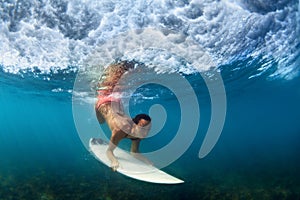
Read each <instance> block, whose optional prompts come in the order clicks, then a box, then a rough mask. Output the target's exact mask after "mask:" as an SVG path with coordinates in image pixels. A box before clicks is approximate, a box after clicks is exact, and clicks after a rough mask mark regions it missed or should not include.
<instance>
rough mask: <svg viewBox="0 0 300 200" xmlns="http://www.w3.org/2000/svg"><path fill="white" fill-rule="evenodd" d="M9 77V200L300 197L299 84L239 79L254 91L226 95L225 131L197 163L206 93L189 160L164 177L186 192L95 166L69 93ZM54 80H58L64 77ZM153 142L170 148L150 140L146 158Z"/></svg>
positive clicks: (4, 139) (5, 145)
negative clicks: (177, 180) (176, 181)
mask: <svg viewBox="0 0 300 200" xmlns="http://www.w3.org/2000/svg"><path fill="white" fill-rule="evenodd" d="M1 75H2V76H1V115H0V116H1V126H0V128H1V131H0V133H1V147H0V148H1V151H0V152H1V160H0V161H1V170H0V178H1V190H0V196H1V198H2V199H126V198H140V199H153V198H157V199H174V195H176V198H177V197H178V199H189V198H193V199H194V198H199V199H234V198H236V199H297V198H299V197H300V182H299V180H300V179H299V177H300V174H299V170H298V169H299V165H300V160H299V131H300V126H299V123H298V120H299V117H300V116H299V115H300V112H299V111H300V107H299V105H298V104H299V102H300V101H299V100H300V92H299V89H298V86H299V79H298V78H296V79H294V80H292V81H288V82H287V81H282V80H274V81H266V80H264V79H263V78H261V79H257V80H255V81H252V82H251V83H248V82H247V80H243V79H241V80H239V81H240V83H241V84H247V86H246V87H243V88H239V89H236V88H232V87H233V86H232V85H231V84H232V83H230V82H228V83H226V81H225V86H227V87H226V88H227V91H232V92H229V93H228V96H227V101H228V102H227V103H228V105H227V114H226V121H225V125H224V129H223V132H222V134H221V137H220V139H219V141H218V143H217V145H216V146H215V148H214V149H213V150H212V152H211V153H210V154H209V155H208V156H207V157H205V158H203V159H199V158H198V151H199V147H200V145H201V143H202V140H203V137H204V134H205V131H206V129H207V126H208V121H209V120H208V119H207V118H208V117H209V115H210V111H209V108H208V107H209V100H207V98H206V96H205V94H204V95H203V93H202V94H199V95H198V97H199V99H200V100H201V101H200V107H201V108H202V110H201V117H202V119H203V120H202V121H201V122H200V128H199V131H198V133H197V136H196V138H195V140H194V142H193V143H192V145H191V146H190V148H189V149H188V151H187V152H185V153H184V154H183V156H182V157H181V158H180V159H178V160H177V161H176V162H174V163H173V164H171V165H170V166H168V167H166V168H165V171H167V172H169V173H171V174H173V175H177V176H178V177H179V178H182V179H183V180H185V183H184V184H182V185H174V186H165V185H154V184H150V183H143V182H139V181H136V180H132V179H130V178H126V177H124V176H123V175H120V174H118V173H115V172H112V171H111V170H110V169H109V168H107V167H105V166H104V165H103V164H101V163H99V162H98V161H96V160H95V159H94V158H93V156H91V154H90V153H89V152H88V151H87V150H86V149H85V148H84V146H83V144H82V143H81V141H80V139H79V136H78V133H77V131H76V128H75V123H74V121H73V115H72V101H71V100H72V99H71V94H70V93H64V92H60V93H56V94H53V92H51V90H50V89H51V88H52V87H54V86H55V84H53V82H51V81H44V80H38V79H33V80H32V81H30V77H25V78H24V79H15V78H16V77H17V76H18V75H10V76H6V75H5V74H4V73H3V72H2V74H1ZM3 75H4V76H3ZM75 75H76V74H75V73H74V74H72V75H69V80H70V82H69V83H67V84H66V85H65V87H72V81H73V80H74V79H72V77H73V78H74V77H75ZM5 76H6V77H5ZM55 76H57V78H56V79H57V81H59V77H60V76H59V75H55ZM193 81H195V80H193ZM244 81H245V82H244ZM12 83H13V84H12ZM150 86H151V87H154V89H157V86H155V85H150ZM155 87H156V88H155ZM161 89H162V88H161ZM195 89H196V90H197V89H198V90H200V89H201V88H195ZM47 91H48V92H47ZM203 91H205V89H203ZM173 101H175V100H172V99H168V100H166V102H165V104H166V105H165V107H166V110H167V112H168V115H169V114H170V115H171V116H172V115H173V116H176V115H178V109H176V104H177V103H176V101H175V103H172V102H173ZM168 102H169V103H168ZM161 103H162V104H164V102H163V100H161ZM168 105H169V106H174V107H173V108H172V107H170V108H168ZM142 109H143V108H142V107H141V108H138V110H142ZM176 112H177V113H176ZM173 118H174V117H173ZM175 118H176V117H175ZM169 120H175V121H176V120H178V119H172V118H171V119H169ZM173 125H174V124H173V122H171V123H166V127H164V129H163V130H162V134H163V133H164V132H166V133H167V132H168V131H170V130H172V129H175V128H174V126H173ZM173 131H175V132H176V130H173ZM167 135H168V134H167ZM166 137H167V136H166ZM168 137H171V138H172V136H170V135H169V136H168ZM168 137H167V138H168ZM169 139H170V138H169ZM153 140H154V141H155V143H154V144H152V145H154V146H156V148H159V147H160V146H163V145H164V144H165V143H167V141H166V140H163V139H161V138H160V139H155V138H154V139H152V141H151V140H150V139H149V141H145V142H144V145H145V146H144V148H143V146H142V147H141V148H142V150H144V151H147V148H148V149H151V148H150V147H149V145H151V142H153ZM147 146H148V147H147ZM152 148H153V147H152ZM147 191H148V192H147ZM150 191H151V192H150Z"/></svg>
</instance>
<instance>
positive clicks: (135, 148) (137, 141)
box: [130, 139, 153, 165]
mask: <svg viewBox="0 0 300 200" xmlns="http://www.w3.org/2000/svg"><path fill="white" fill-rule="evenodd" d="M140 142H141V139H135V140H132V143H131V149H130V153H131V155H133V156H134V157H135V158H137V159H139V160H140V161H142V162H144V163H146V164H148V165H153V163H152V162H151V161H150V160H148V159H147V158H146V157H144V156H143V155H142V154H140V152H139V146H140Z"/></svg>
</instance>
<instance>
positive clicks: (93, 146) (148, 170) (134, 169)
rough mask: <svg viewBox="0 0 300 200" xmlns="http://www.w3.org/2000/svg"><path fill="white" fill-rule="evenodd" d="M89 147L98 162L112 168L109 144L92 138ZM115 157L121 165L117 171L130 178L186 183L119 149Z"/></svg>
mask: <svg viewBox="0 0 300 200" xmlns="http://www.w3.org/2000/svg"><path fill="white" fill-rule="evenodd" d="M89 147H90V150H91V151H92V152H93V154H94V155H95V157H96V158H97V159H98V160H100V161H101V162H103V163H104V164H105V165H107V166H108V167H110V161H109V159H108V158H107V156H106V150H107V148H108V143H107V142H105V141H103V140H102V139H98V138H97V139H96V138H91V139H90V142H89ZM114 155H115V156H116V157H117V159H118V161H119V165H120V166H119V168H118V169H117V171H118V172H119V173H121V174H124V175H126V176H128V177H131V178H134V179H137V180H141V181H146V182H151V183H160V184H178V183H183V182H184V181H182V180H180V179H178V178H176V177H174V176H171V175H170V174H167V173H166V172H163V171H161V170H159V169H158V168H156V167H154V166H151V165H148V164H146V163H144V162H142V161H140V160H138V159H136V158H134V157H133V156H132V155H130V153H128V152H126V151H124V150H122V149H120V148H118V147H117V148H116V149H115V150H114Z"/></svg>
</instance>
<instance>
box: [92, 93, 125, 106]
mask: <svg viewBox="0 0 300 200" xmlns="http://www.w3.org/2000/svg"><path fill="white" fill-rule="evenodd" d="M119 97H120V93H118V92H113V93H111V92H109V91H107V90H104V91H103V90H101V91H98V96H97V98H98V101H97V103H96V105H95V106H96V108H97V109H98V108H99V107H100V106H101V105H102V104H105V103H110V102H117V103H120V98H119Z"/></svg>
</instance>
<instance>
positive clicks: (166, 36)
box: [0, 0, 300, 77]
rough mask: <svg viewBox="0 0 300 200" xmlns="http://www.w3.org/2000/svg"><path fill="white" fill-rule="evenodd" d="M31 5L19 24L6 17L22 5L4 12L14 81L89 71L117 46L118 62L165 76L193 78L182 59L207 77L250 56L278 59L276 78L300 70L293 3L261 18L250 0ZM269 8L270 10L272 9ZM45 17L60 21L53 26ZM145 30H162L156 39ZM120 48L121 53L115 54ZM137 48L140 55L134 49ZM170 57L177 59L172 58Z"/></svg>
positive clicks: (2, 37)
mask: <svg viewBox="0 0 300 200" xmlns="http://www.w3.org/2000/svg"><path fill="white" fill-rule="evenodd" d="M19 2H21V1H19ZM27 2H29V3H31V9H30V11H24V13H25V14H23V15H22V16H19V17H16V16H15V17H14V18H13V17H11V18H9V17H8V15H5V13H6V14H7V13H8V11H7V9H11V8H13V7H14V6H16V5H17V4H18V2H17V1H16V2H12V3H10V4H7V3H6V4H2V7H1V8H0V11H1V13H3V16H4V15H5V17H6V18H9V19H6V20H4V18H3V20H2V21H1V22H0V28H1V32H0V63H1V65H3V68H4V70H5V71H7V72H10V73H18V72H19V71H20V70H24V69H28V68H34V67H38V68H39V69H40V70H41V71H43V72H45V73H48V72H50V70H51V68H53V67H59V68H61V69H65V68H67V67H68V66H84V65H86V61H87V59H90V58H91V55H93V56H95V49H97V51H98V49H100V48H104V47H108V46H109V45H108V44H109V43H110V46H109V47H111V49H106V52H104V53H105V56H106V57H107V58H108V57H109V60H111V59H115V58H116V56H119V57H121V58H122V57H123V58H134V59H137V58H139V60H140V61H147V62H148V63H152V64H157V65H159V67H158V71H160V72H169V71H181V72H184V73H193V70H191V66H184V65H178V64H179V63H178V62H180V59H185V60H186V61H187V62H188V63H190V64H191V65H193V67H194V68H196V70H200V71H205V70H207V69H209V68H211V67H216V66H218V65H221V64H227V63H229V62H231V61H232V60H233V59H240V58H243V57H244V56H249V54H250V55H252V56H254V57H255V56H258V55H260V54H263V55H265V56H269V57H273V58H274V59H275V60H276V61H278V62H279V64H280V65H279V66H278V71H277V72H275V73H276V74H278V75H279V76H280V74H283V76H285V77H286V76H287V73H291V72H293V71H294V70H296V68H297V67H296V66H297V65H293V64H291V61H293V60H297V58H296V57H297V56H298V55H299V50H298V49H297V44H298V43H299V38H300V37H299V32H300V31H299V5H292V4H291V3H290V4H288V3H286V5H285V6H282V7H280V8H278V9H277V10H274V11H272V10H269V11H266V12H265V13H263V14H261V13H258V12H255V9H252V8H250V6H251V5H249V3H248V4H246V3H245V2H246V1H242V0H223V1H200V0H193V1H190V2H189V3H188V2H185V1H174V2H173V1H169V0H164V1H161V0H152V1H150V0H146V1H138V2H136V1H132V0H124V1H118V0H103V1H97V2H95V1H92V0H72V1H69V2H67V3H66V4H67V7H66V10H65V11H64V10H58V9H60V8H58V7H57V5H54V4H55V2H50V1H47V0H44V1H37V0H31V1H27ZM261 4H262V6H265V5H267V2H265V3H263V2H261ZM39 5H40V6H39ZM20 9H21V8H20ZM16 10H17V9H15V11H16ZM27 12H28V13H27ZM59 12H61V13H59ZM41 13H45V14H46V15H47V16H49V17H51V18H52V22H51V23H53V25H52V26H50V25H49V24H47V22H45V21H47V16H46V17H44V16H43V14H41ZM58 13H59V14H58ZM59 16H61V17H59ZM12 19H13V20H15V21H14V23H16V28H15V29H14V30H13V31H12V30H10V29H9V27H10V25H11V23H12V21H11V20H12ZM9 20H10V21H9ZM68 20H69V21H68ZM91 20H92V22H90V21H91ZM48 23H49V22H48ZM72 23H73V24H72ZM141 29H146V32H147V31H149V30H152V31H153V30H155V31H154V32H155V36H154V37H151V36H149V34H145V31H142V30H141ZM67 31H70V32H69V33H68V32H67ZM80 31H82V32H83V33H80ZM85 31H87V33H86V32H85ZM72 34H79V35H76V36H72ZM80 34H82V35H80ZM85 34H86V35H85ZM122 34H129V35H128V36H127V37H125V36H121V35H122ZM130 34H131V35H130ZM134 34H135V35H134ZM120 37H122V39H123V44H125V41H126V40H127V41H128V43H127V44H126V47H122V46H120V44H118V42H117V41H116V40H115V38H120ZM134 37H136V38H134ZM141 37H144V38H141ZM131 38H133V40H134V42H133V41H131V40H130V39H131ZM137 39H141V40H142V41H143V43H144V44H146V45H144V44H141V43H138V41H137ZM112 42H115V44H112ZM150 43H153V45H152V47H154V48H155V49H161V50H162V51H163V52H164V55H162V56H160V57H157V55H155V53H154V51H152V53H150V54H149V55H148V54H147V53H149V52H150V50H149V49H150V47H151V46H150V45H149V44H150ZM139 44H140V45H142V46H139ZM102 45H104V46H102ZM114 45H115V47H117V46H118V48H119V50H121V51H119V52H118V51H117V49H116V48H113V47H114ZM134 45H137V46H135V47H138V48H135V49H134ZM143 45H144V46H143ZM125 48H129V49H125ZM138 50H139V51H138ZM169 50H172V51H171V52H170V53H169V55H167V52H168V51H169ZM156 53H158V51H157V52H156ZM145 54H147V55H145ZM170 55H172V56H171V57H172V59H173V60H172V59H170V58H169V56H170ZM199 55H201V56H200V58H199V57H198V56H199ZM101 56H103V55H99V57H101ZM177 58H178V59H177ZM106 64H108V63H106ZM195 64H196V66H194V65H195ZM287 68H291V69H287Z"/></svg>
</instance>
